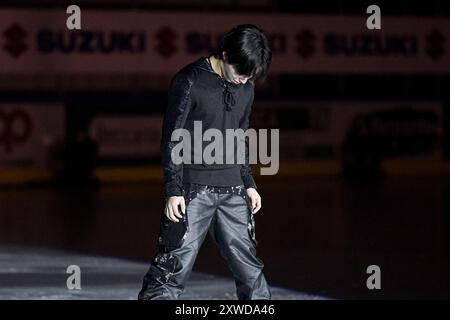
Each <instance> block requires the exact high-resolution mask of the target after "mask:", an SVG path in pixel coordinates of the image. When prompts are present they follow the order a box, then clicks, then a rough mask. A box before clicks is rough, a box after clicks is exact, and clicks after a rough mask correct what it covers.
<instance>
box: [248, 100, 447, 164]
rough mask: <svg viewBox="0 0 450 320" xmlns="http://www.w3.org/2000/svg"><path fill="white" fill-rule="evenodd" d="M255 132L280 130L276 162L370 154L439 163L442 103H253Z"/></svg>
mask: <svg viewBox="0 0 450 320" xmlns="http://www.w3.org/2000/svg"><path fill="white" fill-rule="evenodd" d="M252 125H253V127H254V128H279V129H280V155H281V156H280V157H281V161H283V159H284V160H294V159H311V160H313V159H316V160H320V159H332V160H337V161H340V160H341V159H342V158H343V152H350V153H352V152H355V153H357V152H362V151H364V150H366V151H367V150H369V151H370V152H374V153H376V154H380V155H382V156H383V157H385V158H405V157H406V158H407V159H427V160H442V148H443V115H442V104H441V103H440V102H434V101H271V102H258V103H257V105H256V106H255V107H254V111H253V113H252Z"/></svg>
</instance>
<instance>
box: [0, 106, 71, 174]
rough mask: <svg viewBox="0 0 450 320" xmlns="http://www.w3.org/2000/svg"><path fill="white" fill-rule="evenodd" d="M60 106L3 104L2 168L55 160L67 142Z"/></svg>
mask: <svg viewBox="0 0 450 320" xmlns="http://www.w3.org/2000/svg"><path fill="white" fill-rule="evenodd" d="M64 130H65V126H64V107H63V106H62V105H60V104H50V103H46V104H38V103H1V104H0V167H7V166H41V167H46V166H48V165H50V163H51V162H53V161H55V160H56V159H55V157H57V152H58V151H59V150H60V149H58V148H61V147H62V144H63V143H64V141H63V139H64Z"/></svg>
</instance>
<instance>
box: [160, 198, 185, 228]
mask: <svg viewBox="0 0 450 320" xmlns="http://www.w3.org/2000/svg"><path fill="white" fill-rule="evenodd" d="M178 205H179V206H180V207H181V212H182V213H183V214H184V213H185V210H186V206H185V204H184V197H183V196H181V197H178V196H172V197H169V198H167V201H166V208H165V209H164V214H165V215H166V216H167V218H169V219H170V220H172V221H174V222H179V221H180V220H178V219H177V218H182V216H181V214H180V213H179V210H178Z"/></svg>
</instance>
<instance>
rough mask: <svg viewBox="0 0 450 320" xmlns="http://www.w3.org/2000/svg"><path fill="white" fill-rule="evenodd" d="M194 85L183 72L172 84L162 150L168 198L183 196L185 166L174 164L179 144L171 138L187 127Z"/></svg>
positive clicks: (164, 122)
mask: <svg viewBox="0 0 450 320" xmlns="http://www.w3.org/2000/svg"><path fill="white" fill-rule="evenodd" d="M192 84H193V81H192V79H190V78H189V77H188V76H187V75H186V74H185V73H181V72H178V73H177V74H176V75H175V76H174V77H173V79H172V81H171V83H170V88H169V93H168V104H167V108H166V111H165V113H164V120H163V128H162V137H161V148H160V150H161V160H162V167H163V171H164V183H165V192H166V196H167V197H171V196H182V195H183V164H174V163H173V162H172V158H171V153H172V149H173V148H174V146H175V145H176V144H177V143H178V142H172V141H171V136H172V132H173V131H174V130H175V129H179V128H184V126H185V123H186V118H187V116H188V114H189V110H190V107H191V101H192V100H191V88H192Z"/></svg>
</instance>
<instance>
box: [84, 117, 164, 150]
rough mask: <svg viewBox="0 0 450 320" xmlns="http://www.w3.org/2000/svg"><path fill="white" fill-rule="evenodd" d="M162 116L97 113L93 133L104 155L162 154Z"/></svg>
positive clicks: (92, 126) (92, 135)
mask: <svg viewBox="0 0 450 320" xmlns="http://www.w3.org/2000/svg"><path fill="white" fill-rule="evenodd" d="M162 118H163V117H162V116H109V115H97V116H95V117H94V118H93V119H92V122H91V123H90V126H89V134H90V136H91V137H92V138H93V139H94V140H95V142H96V143H97V144H98V148H99V149H98V155H99V156H100V157H116V158H117V157H122V158H123V157H129V158H133V157H134V158H136V157H155V158H157V157H159V156H160V150H159V148H160V143H161V131H162V121H163V119H162Z"/></svg>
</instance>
